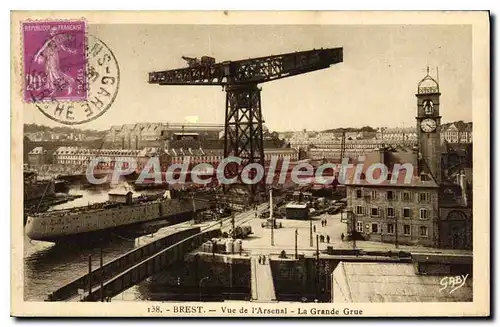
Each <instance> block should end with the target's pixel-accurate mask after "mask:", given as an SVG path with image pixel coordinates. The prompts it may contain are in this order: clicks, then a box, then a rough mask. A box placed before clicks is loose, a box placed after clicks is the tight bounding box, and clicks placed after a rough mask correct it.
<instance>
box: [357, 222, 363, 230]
mask: <svg viewBox="0 0 500 327" xmlns="http://www.w3.org/2000/svg"><path fill="white" fill-rule="evenodd" d="M356 231H357V232H359V233H362V232H363V222H362V221H357V222H356Z"/></svg>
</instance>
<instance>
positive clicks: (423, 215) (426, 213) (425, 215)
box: [420, 209, 430, 219]
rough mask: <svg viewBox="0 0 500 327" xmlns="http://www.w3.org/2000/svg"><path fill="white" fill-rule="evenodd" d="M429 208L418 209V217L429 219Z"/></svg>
mask: <svg viewBox="0 0 500 327" xmlns="http://www.w3.org/2000/svg"><path fill="white" fill-rule="evenodd" d="M429 216H430V215H429V210H427V209H420V219H429Z"/></svg>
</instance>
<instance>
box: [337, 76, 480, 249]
mask: <svg viewBox="0 0 500 327" xmlns="http://www.w3.org/2000/svg"><path fill="white" fill-rule="evenodd" d="M440 95H441V93H440V92H439V84H438V83H437V82H436V81H435V80H434V79H433V78H432V77H431V76H429V75H428V74H427V76H426V77H425V78H424V79H423V80H422V81H420V83H419V84H418V88H417V94H416V97H417V117H416V127H417V128H416V134H417V145H418V146H417V147H416V148H415V150H414V151H388V150H387V149H386V148H381V149H379V150H378V151H375V152H372V153H368V154H366V160H365V161H364V163H363V166H362V167H361V168H362V169H359V168H358V167H354V168H352V169H350V170H349V171H348V174H347V176H348V177H347V180H346V181H345V184H346V189H347V200H348V206H347V216H348V217H347V232H348V233H351V232H352V233H355V232H357V233H359V234H361V236H362V237H363V238H364V239H369V240H374V241H381V242H390V243H396V244H420V245H425V246H433V247H445V248H450V247H451V248H459V249H470V248H471V247H472V232H471V231H472V210H471V202H470V201H467V198H468V197H470V195H471V190H470V184H469V183H468V180H467V178H468V177H467V174H466V170H465V169H459V170H458V171H459V172H460V173H459V174H449V173H448V172H450V171H455V170H456V168H454V167H455V166H456V165H454V164H450V165H449V167H447V169H445V173H444V172H443V167H442V162H443V161H442V160H443V158H448V159H451V157H450V155H449V154H448V153H447V150H446V149H444V148H443V147H442V142H441V134H440V132H441V116H440V112H439V105H440ZM445 161H446V160H445ZM448 161H450V160H448ZM374 164H382V167H385V168H386V169H387V170H386V171H385V170H384V171H383V170H381V169H379V168H376V169H373V168H374V167H376V166H373V165H374ZM358 165H359V163H358ZM401 165H403V168H404V169H403V170H401V169H400V168H402V166H401ZM384 172H385V173H384ZM398 172H399V173H398ZM357 174H359V176H356V175H357ZM372 178H374V179H375V181H374V180H372ZM470 178H471V177H470Z"/></svg>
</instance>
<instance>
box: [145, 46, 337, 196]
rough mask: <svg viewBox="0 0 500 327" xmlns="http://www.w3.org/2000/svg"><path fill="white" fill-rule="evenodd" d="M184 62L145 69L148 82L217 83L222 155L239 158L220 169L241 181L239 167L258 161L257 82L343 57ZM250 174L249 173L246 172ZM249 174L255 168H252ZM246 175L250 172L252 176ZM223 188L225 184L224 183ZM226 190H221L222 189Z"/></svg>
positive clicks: (313, 54)
mask: <svg viewBox="0 0 500 327" xmlns="http://www.w3.org/2000/svg"><path fill="white" fill-rule="evenodd" d="M183 59H184V60H186V62H187V64H188V66H189V67H186V68H179V69H173V70H165V71H158V72H150V73H149V83H150V84H159V85H221V86H224V89H225V91H226V115H225V116H226V118H225V124H224V157H225V158H227V157H229V156H234V157H238V158H240V159H241V163H240V164H233V163H234V162H233V163H232V164H230V165H227V166H226V168H227V169H226V171H225V172H224V175H225V176H227V175H229V176H227V177H229V178H232V177H237V179H238V180H239V181H242V173H243V172H244V169H243V168H244V167H246V166H248V165H250V164H252V163H253V164H255V163H257V164H259V165H260V166H261V167H264V164H265V162H264V160H265V156H264V142H263V139H264V136H263V127H262V125H263V119H262V109H261V96H260V92H261V88H260V87H259V86H258V84H260V83H265V82H269V81H273V80H277V79H280V78H285V77H290V76H294V75H299V74H305V73H309V72H313V71H316V70H321V69H326V68H328V67H330V66H331V65H333V64H337V63H341V62H343V49H342V48H331V49H319V50H316V49H313V50H309V51H301V52H293V53H285V54H280V55H271V56H267V57H260V58H249V59H244V60H237V61H224V62H220V63H216V62H215V59H214V58H212V57H208V56H204V57H201V58H200V59H197V58H190V57H183ZM248 175H249V176H250V173H248ZM253 175H255V174H253ZM253 175H252V176H253ZM264 180H265V179H264V178H262V179H261V180H260V181H259V182H257V184H252V183H251V184H250V185H247V186H249V192H248V193H249V195H250V196H249V197H248V199H249V200H250V202H253V201H254V200H256V199H257V197H255V195H257V194H258V193H259V192H260V193H262V192H261V191H263V190H264V188H265V185H264ZM240 186H242V185H241V184H240V185H236V186H234V187H233V186H232V187H231V189H232V190H233V192H232V194H226V195H227V196H228V197H229V198H230V199H231V200H234V199H237V198H240V197H239V194H241V192H240V191H241V187H240ZM226 190H227V188H226ZM226 193H227V192H226Z"/></svg>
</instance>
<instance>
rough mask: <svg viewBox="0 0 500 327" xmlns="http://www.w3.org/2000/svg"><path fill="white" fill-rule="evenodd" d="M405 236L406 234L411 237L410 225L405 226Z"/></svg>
mask: <svg viewBox="0 0 500 327" xmlns="http://www.w3.org/2000/svg"><path fill="white" fill-rule="evenodd" d="M403 234H405V235H410V234H411V229H410V225H404V226H403Z"/></svg>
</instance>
